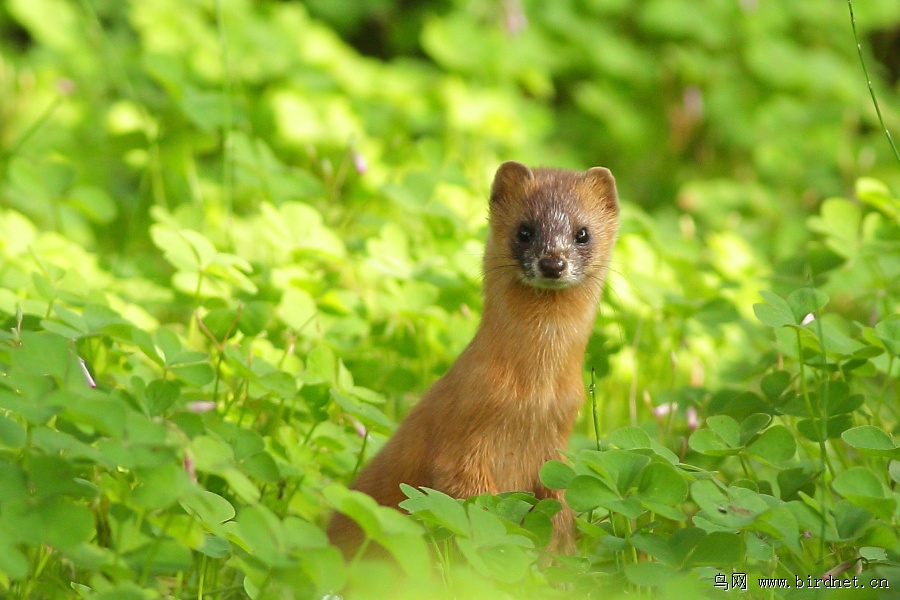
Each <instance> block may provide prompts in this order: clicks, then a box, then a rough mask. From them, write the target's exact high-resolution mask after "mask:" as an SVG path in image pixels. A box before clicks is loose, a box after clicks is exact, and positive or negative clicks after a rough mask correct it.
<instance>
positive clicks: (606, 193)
mask: <svg viewBox="0 0 900 600" xmlns="http://www.w3.org/2000/svg"><path fill="white" fill-rule="evenodd" d="M584 178H585V179H586V180H587V181H588V183H589V184H590V185H591V187H593V188H594V190H595V192H596V195H597V198H599V199H600V201H601V203H602V205H603V206H604V207H606V208H607V209H609V210H611V211H612V212H615V213H618V212H619V192H618V191H617V190H616V178H615V177H613V174H612V173H610V171H609V169H607V168H606V167H591V168H590V169H588V170H587V171H586V172H585V174H584Z"/></svg>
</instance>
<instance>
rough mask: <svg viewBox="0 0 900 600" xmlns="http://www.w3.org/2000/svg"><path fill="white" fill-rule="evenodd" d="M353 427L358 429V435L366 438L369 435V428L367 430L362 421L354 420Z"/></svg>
mask: <svg viewBox="0 0 900 600" xmlns="http://www.w3.org/2000/svg"><path fill="white" fill-rule="evenodd" d="M353 428H354V429H356V435H358V436H359V437H361V438H364V437H366V436H367V435H369V432H368V430H366V426H365V425H363V424H362V423H360V422H359V421H353Z"/></svg>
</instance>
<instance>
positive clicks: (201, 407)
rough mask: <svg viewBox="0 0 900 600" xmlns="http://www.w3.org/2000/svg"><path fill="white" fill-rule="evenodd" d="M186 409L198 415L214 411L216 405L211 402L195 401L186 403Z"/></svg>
mask: <svg viewBox="0 0 900 600" xmlns="http://www.w3.org/2000/svg"><path fill="white" fill-rule="evenodd" d="M187 409H188V410H189V411H191V412H192V413H196V414H198V415H199V414H203V413H208V412H209V411H211V410H216V403H215V402H213V401H212V400H195V401H194V402H188V405H187Z"/></svg>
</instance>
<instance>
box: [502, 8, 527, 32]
mask: <svg viewBox="0 0 900 600" xmlns="http://www.w3.org/2000/svg"><path fill="white" fill-rule="evenodd" d="M503 12H504V17H503V25H504V26H505V27H506V32H507V33H509V34H510V35H518V34H520V33H522V32H523V31H525V28H526V27H528V17H527V16H525V10H524V9H523V8H522V3H521V2H520V0H504V2H503Z"/></svg>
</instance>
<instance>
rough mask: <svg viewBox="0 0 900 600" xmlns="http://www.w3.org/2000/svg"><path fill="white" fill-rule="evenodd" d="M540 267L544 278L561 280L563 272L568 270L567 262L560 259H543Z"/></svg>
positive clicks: (539, 264)
mask: <svg viewBox="0 0 900 600" xmlns="http://www.w3.org/2000/svg"><path fill="white" fill-rule="evenodd" d="M538 267H540V269H541V274H543V276H544V277H548V278H550V279H559V278H560V276H562V274H563V271H565V270H566V261H564V260H563V259H561V258H559V257H556V258H542V259H541V260H539V261H538Z"/></svg>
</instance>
